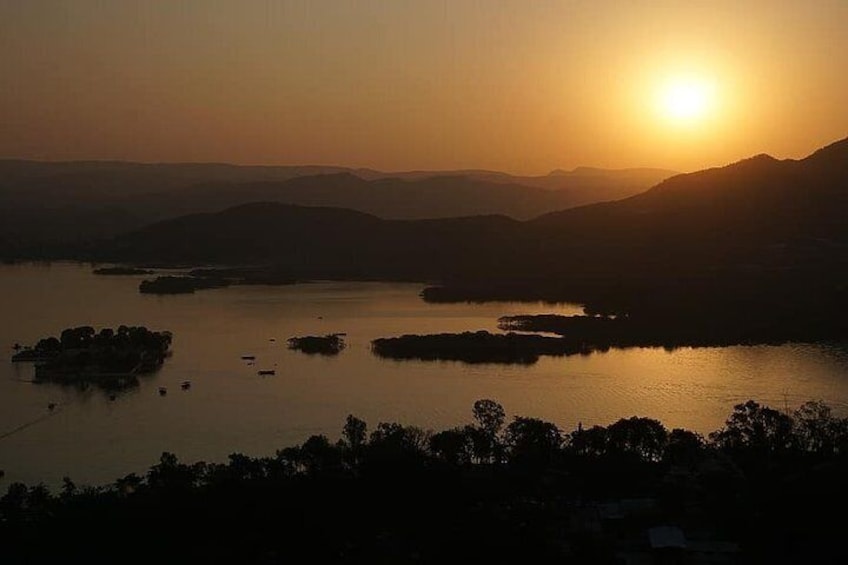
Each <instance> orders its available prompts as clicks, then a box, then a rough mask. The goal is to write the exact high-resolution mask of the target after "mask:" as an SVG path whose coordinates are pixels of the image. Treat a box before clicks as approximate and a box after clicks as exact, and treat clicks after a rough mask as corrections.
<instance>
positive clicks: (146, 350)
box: [12, 325, 172, 390]
mask: <svg viewBox="0 0 848 565" xmlns="http://www.w3.org/2000/svg"><path fill="white" fill-rule="evenodd" d="M171 340H172V335H171V333H170V332H168V331H150V330H148V329H147V328H145V327H142V326H124V325H122V326H119V327H118V329H117V330H113V329H111V328H103V329H101V330H100V331H96V330H95V329H94V328H93V327H91V326H80V327H76V328H68V329H65V330H63V331H62V333H61V334H60V337H58V338H56V337H47V338H43V339H41V340H39V342H38V343H37V344H36V345H35V346H33V347H23V348H21V349H20V350H18V352H17V353H15V354H14V355H13V356H12V361H13V362H32V363H35V382H37V383H39V382H53V383H58V384H65V385H78V386H81V387H86V386H88V385H89V384H93V385H95V386H98V387H100V388H103V389H106V390H116V389H122V388H127V387H131V386H136V385H138V377H137V376H138V375H140V374H146V373H152V372H154V371H156V370H157V369H159V367H161V366H162V364H163V363H164V361H165V358H166V357H168V355H169V354H170V346H171Z"/></svg>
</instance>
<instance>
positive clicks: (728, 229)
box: [98, 141, 848, 303]
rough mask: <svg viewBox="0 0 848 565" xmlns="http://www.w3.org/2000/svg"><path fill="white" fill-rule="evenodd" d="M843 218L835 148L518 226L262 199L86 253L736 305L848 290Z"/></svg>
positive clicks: (842, 145)
mask: <svg viewBox="0 0 848 565" xmlns="http://www.w3.org/2000/svg"><path fill="white" fill-rule="evenodd" d="M846 217H848V142H846V141H843V142H839V143H837V144H834V145H832V146H829V147H828V148H825V149H824V150H821V151H818V152H816V153H814V154H812V155H810V156H809V157H807V158H805V159H802V160H798V161H794V160H783V161H779V160H776V159H773V158H771V157H767V156H756V157H753V158H750V159H744V160H742V161H739V162H737V163H734V164H732V165H728V166H726V167H721V168H715V169H708V170H705V171H700V172H697V173H690V174H685V175H678V176H675V177H672V178H670V179H668V180H666V181H664V182H662V183H660V184H659V185H657V186H655V187H654V188H652V189H650V190H648V191H646V192H644V193H641V194H638V195H636V196H632V197H629V198H626V199H623V200H619V201H614V202H606V203H598V204H592V205H587V206H582V207H577V208H572V209H568V210H565V211H561V212H553V213H549V214H545V215H542V216H539V217H537V218H535V219H532V220H527V221H516V220H514V219H510V218H507V217H505V216H498V215H490V216H479V217H466V218H454V219H450V220H444V219H433V220H418V221H399V220H384V219H380V218H377V217H376V216H370V215H364V214H359V213H355V212H350V211H343V210H333V209H327V208H303V207H298V206H291V205H283V204H273V203H267V204H256V205H250V206H240V207H237V208H232V209H229V210H226V211H224V212H219V213H214V214H202V215H192V216H188V217H184V218H177V219H173V220H170V221H169V222H165V223H161V224H155V225H152V226H150V227H147V228H145V229H142V230H139V231H137V232H134V233H132V234H128V235H126V236H122V237H119V238H117V239H115V240H114V241H113V242H112V243H110V244H109V245H106V246H104V247H102V248H100V250H99V252H98V256H99V257H101V258H108V259H111V260H132V261H166V262H183V263H187V262H188V263H190V262H198V263H213V264H214V263H222V264H231V263H254V264H265V265H269V266H272V267H273V268H276V269H280V270H288V271H291V272H295V273H297V274H298V275H301V276H338V277H351V278H389V279H414V280H430V281H438V282H442V283H443V284H449V285H453V286H457V285H460V286H462V285H464V286H466V287H478V288H479V287H484V288H489V289H492V288H495V287H502V288H507V287H509V288H513V290H514V292H515V295H516V296H518V295H521V296H524V297H532V296H538V297H539V298H551V297H557V296H559V297H565V298H573V299H580V298H581V296H584V295H591V297H592V298H593V299H594V300H596V301H598V300H601V299H602V298H603V297H602V296H601V295H602V294H603V293H604V292H606V293H607V294H609V295H610V296H615V297H616V300H628V301H638V300H639V298H638V297H639V295H640V293H644V292H648V290H646V289H650V292H654V293H656V292H659V291H658V290H657V289H664V290H662V292H663V293H673V292H682V293H686V292H689V291H690V290H691V289H695V288H697V287H698V285H702V286H703V285H707V286H708V287H709V288H710V289H713V290H715V289H716V288H722V289H724V290H722V292H728V293H730V292H731V291H733V292H735V291H737V290H739V289H740V288H741V283H739V281H742V280H745V281H748V282H747V283H746V284H747V286H746V287H745V293H747V294H745V296H746V298H745V300H748V301H750V300H757V299H758V298H757V296H758V294H761V295H765V294H766V293H765V292H764V291H763V290H762V289H760V290H756V289H757V288H758V285H761V284H766V285H769V284H770V285H772V288H773V289H776V288H783V289H784V290H785V292H786V293H790V292H792V293H794V292H796V291H798V289H800V288H807V287H808V286H809V285H810V284H813V285H815V286H816V288H817V290H816V292H819V293H822V295H823V296H824V295H827V293H831V292H837V291H838V289H839V288H848V223H846V222H845V220H844V218H846ZM683 281H686V282H685V283H684V282H683ZM790 283H791V284H790ZM669 285H671V286H669ZM781 285H784V286H783V287H781ZM790 288H791V289H792V290H789V289H790ZM626 289H629V290H626ZM704 292H707V291H706V290H705V291H704ZM710 292H712V291H710ZM838 292H842V291H838ZM522 293H523V294H522ZM557 293H560V294H557ZM625 295H626V298H622V297H624V296H625ZM840 296H841V295H840ZM643 302H645V303H649V301H648V300H647V299H645V298H644V295H643Z"/></svg>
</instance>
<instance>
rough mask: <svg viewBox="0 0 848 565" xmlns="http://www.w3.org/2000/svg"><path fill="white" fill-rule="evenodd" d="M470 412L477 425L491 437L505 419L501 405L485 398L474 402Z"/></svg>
mask: <svg viewBox="0 0 848 565" xmlns="http://www.w3.org/2000/svg"><path fill="white" fill-rule="evenodd" d="M472 412H473V413H474V419H475V420H477V424H478V425H479V427H480V428H482V429H483V430H484V431H485V432H486V433H487V434H489V436H491V437H495V436H497V434H498V433H499V432H500V431H501V428H502V427H503V425H504V420H505V419H506V412H504V409H503V406H501V405H500V404H498V403H497V402H495V401H494V400H489V399H487V398H484V399H482V400H478V401H477V402H475V403H474V408H473V409H472Z"/></svg>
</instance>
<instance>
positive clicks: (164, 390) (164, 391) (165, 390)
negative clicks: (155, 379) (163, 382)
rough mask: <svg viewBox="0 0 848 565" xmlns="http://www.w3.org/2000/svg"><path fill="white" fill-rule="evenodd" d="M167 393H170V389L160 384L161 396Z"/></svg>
mask: <svg viewBox="0 0 848 565" xmlns="http://www.w3.org/2000/svg"><path fill="white" fill-rule="evenodd" d="M166 394H168V389H167V388H165V387H163V386H160V387H159V396H165V395H166Z"/></svg>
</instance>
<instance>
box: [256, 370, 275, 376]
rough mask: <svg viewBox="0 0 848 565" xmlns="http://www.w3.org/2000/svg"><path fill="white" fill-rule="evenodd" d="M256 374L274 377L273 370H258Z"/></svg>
mask: <svg viewBox="0 0 848 565" xmlns="http://www.w3.org/2000/svg"><path fill="white" fill-rule="evenodd" d="M258 374H260V375H274V374H276V371H275V370H274V369H260V370H259V373H258Z"/></svg>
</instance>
